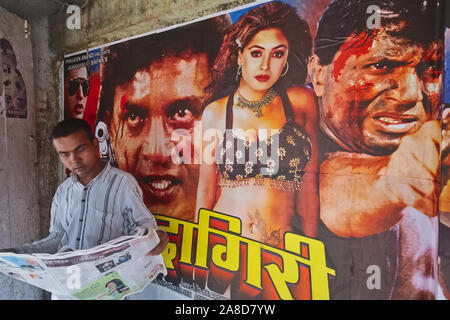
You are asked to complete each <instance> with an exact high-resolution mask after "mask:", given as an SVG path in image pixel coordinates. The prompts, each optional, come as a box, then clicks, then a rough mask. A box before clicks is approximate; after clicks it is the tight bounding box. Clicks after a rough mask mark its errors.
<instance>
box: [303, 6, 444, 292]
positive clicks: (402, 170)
mask: <svg viewBox="0 0 450 320" xmlns="http://www.w3.org/2000/svg"><path fill="white" fill-rule="evenodd" d="M370 5H376V6H378V7H379V8H380V11H379V14H380V18H381V25H380V26H378V29H376V28H374V29H368V27H367V21H368V20H369V18H370V14H368V13H367V6H368V4H367V3H364V2H363V1H360V0H334V1H332V2H331V3H330V4H329V6H328V7H327V8H326V9H325V11H324V13H323V15H322V17H321V19H320V21H319V25H318V29H317V35H316V39H315V54H314V56H313V57H312V58H311V60H310V64H309V68H310V75H311V78H312V82H313V86H314V90H315V92H316V95H317V97H318V103H319V114H320V127H321V131H322V132H321V141H320V149H321V152H320V153H321V155H320V157H321V159H320V161H321V167H320V171H321V175H320V207H321V212H320V219H321V222H320V230H321V231H319V233H320V234H321V236H320V237H319V238H321V239H322V240H323V241H324V242H325V246H326V248H327V255H328V257H329V259H328V260H327V261H328V262H329V263H331V264H332V265H333V267H335V268H336V279H334V280H333V281H332V283H331V288H332V295H331V296H332V297H334V298H344V299H347V298H351V299H361V298H362V299H397V298H400V299H406V298H408V299H418V298H434V294H435V292H436V291H437V290H436V287H435V280H436V279H435V274H434V272H433V270H435V265H436V261H437V217H436V214H437V210H436V206H437V198H438V193H439V182H438V179H439V178H438V177H439V151H440V150H439V144H440V125H439V122H438V121H436V120H435V119H437V115H438V113H439V95H440V89H441V82H442V51H443V50H442V49H443V45H442V32H441V31H440V30H439V29H437V28H436V26H439V19H440V17H441V15H440V12H441V10H440V9H441V7H442V3H440V2H439V1H437V0H435V1H410V0H408V1H406V0H403V1H398V0H397V1H387V0H384V1H383V0H376V1H372V2H370ZM342 17H346V18H345V19H342ZM330 39H335V42H331V41H330ZM342 199H345V201H342ZM413 248H414V249H413ZM346 257H347V258H346ZM373 265H376V266H378V268H379V270H380V271H381V277H382V281H383V283H382V284H381V286H380V288H378V290H371V289H370V288H369V287H370V286H368V285H367V283H368V282H367V281H369V280H370V279H369V280H368V278H369V277H370V275H371V273H370V272H369V273H368V271H367V270H369V269H368V268H369V267H370V266H373ZM418 279H420V281H418ZM349 288H350V289H349ZM347 289H348V290H347Z"/></svg>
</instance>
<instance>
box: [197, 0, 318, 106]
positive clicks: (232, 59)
mask: <svg viewBox="0 0 450 320" xmlns="http://www.w3.org/2000/svg"><path fill="white" fill-rule="evenodd" d="M269 28H278V29H280V30H281V31H282V32H283V34H284V36H285V37H286V39H287V40H288V43H289V56H288V64H289V71H288V73H287V74H286V76H284V77H280V79H278V81H277V83H276V85H277V86H283V87H285V88H287V87H289V86H291V85H294V84H303V83H304V82H305V79H306V76H307V60H308V58H309V56H310V55H311V50H312V39H311V34H310V32H309V26H308V24H307V22H306V21H304V20H303V19H302V18H300V17H299V16H298V15H297V13H296V12H295V9H294V8H292V7H291V6H289V5H288V4H286V3H283V2H279V1H273V2H269V3H266V4H263V5H260V6H258V7H256V8H253V9H251V10H249V11H248V12H247V13H245V14H244V15H243V16H242V17H241V18H240V19H239V20H238V21H237V22H236V23H234V24H233V25H232V26H231V28H230V30H229V31H228V33H227V34H226V35H225V38H224V40H223V42H222V45H221V47H220V49H219V53H218V55H217V57H216V59H215V61H214V65H213V67H212V70H211V71H212V75H211V83H210V85H209V86H208V87H207V88H206V91H207V92H208V93H209V95H210V97H209V99H208V101H207V102H206V104H208V103H210V102H212V101H214V100H217V99H219V98H221V97H224V96H226V95H228V94H230V93H231V92H233V91H234V90H235V89H236V88H237V86H238V83H237V82H236V72H237V68H238V65H237V59H238V55H239V52H240V51H242V50H243V49H244V47H245V46H246V45H247V44H248V43H249V42H250V41H251V40H252V38H253V37H254V36H255V35H256V34H257V33H258V32H259V31H262V30H264V29H269Z"/></svg>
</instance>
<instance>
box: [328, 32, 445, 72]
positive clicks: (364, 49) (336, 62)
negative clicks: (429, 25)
mask: <svg viewBox="0 0 450 320" xmlns="http://www.w3.org/2000/svg"><path fill="white" fill-rule="evenodd" d="M398 29H399V26H398V25H396V26H391V27H385V28H382V29H381V30H378V31H376V33H374V32H370V33H368V32H366V31H364V32H362V33H360V34H357V35H356V34H353V35H351V36H350V37H349V38H347V40H346V41H345V42H344V44H343V45H342V46H341V48H340V50H339V51H338V52H337V53H336V55H335V57H334V59H333V62H332V64H333V69H332V76H333V78H334V80H335V81H338V80H339V78H340V75H341V74H342V72H343V70H345V69H349V68H350V69H354V68H357V67H361V68H363V67H364V66H365V65H366V64H370V63H374V62H378V61H382V60H390V61H398V62H402V64H404V65H411V66H416V65H418V64H419V63H420V62H421V61H422V60H439V59H441V58H442V43H440V42H433V43H431V44H422V43H415V42H412V41H410V40H409V39H405V38H402V37H399V36H397V33H398Z"/></svg>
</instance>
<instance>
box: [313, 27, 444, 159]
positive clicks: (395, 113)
mask: <svg viewBox="0 0 450 320" xmlns="http://www.w3.org/2000/svg"><path fill="white" fill-rule="evenodd" d="M365 35H366V34H365V33H364V34H361V35H357V36H354V37H351V38H349V39H347V41H346V42H345V43H344V44H343V45H342V47H341V50H340V51H338V52H337V53H336V55H335V56H334V59H333V61H332V63H331V64H330V65H328V66H326V67H325V72H324V74H325V77H326V78H325V80H324V86H323V91H321V92H320V94H318V95H319V108H320V117H321V127H322V129H323V130H324V131H325V132H326V133H327V134H328V135H329V136H330V137H331V138H333V139H334V140H335V141H336V142H338V143H339V144H340V145H341V146H343V147H344V148H346V149H347V150H349V151H353V152H362V153H368V154H375V155H377V154H389V153H391V152H393V151H394V150H395V149H396V148H397V147H398V145H399V142H400V139H401V138H402V137H404V136H405V135H408V134H410V133H413V132H415V131H417V130H418V129H419V128H420V127H421V126H422V124H423V123H424V122H425V121H427V120H429V119H431V118H432V116H436V115H437V113H438V110H439V93H440V88H441V81H442V66H441V58H442V46H441V45H440V44H434V45H431V46H429V47H427V48H424V47H422V46H419V45H417V44H410V43H408V42H407V41H406V40H402V39H397V38H394V37H391V36H389V35H388V34H387V33H386V32H384V30H382V31H381V32H379V33H378V34H377V35H376V36H375V37H374V38H373V39H370V40H365V41H364V40H363V37H364V36H365ZM316 92H317V90H316Z"/></svg>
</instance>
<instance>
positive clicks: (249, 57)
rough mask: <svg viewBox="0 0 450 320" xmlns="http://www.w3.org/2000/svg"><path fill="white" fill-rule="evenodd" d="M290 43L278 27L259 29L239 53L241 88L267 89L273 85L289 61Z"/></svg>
mask: <svg viewBox="0 0 450 320" xmlns="http://www.w3.org/2000/svg"><path fill="white" fill-rule="evenodd" d="M288 53H289V43H288V41H287V39H286V37H285V36H284V33H283V32H282V31H281V30H280V29H277V28H270V29H265V30H261V31H259V32H258V33H257V34H256V35H255V36H254V37H253V38H252V39H251V40H250V42H249V43H248V44H247V45H246V46H245V48H244V50H243V51H242V52H240V53H239V57H238V64H239V65H240V66H241V67H242V78H241V83H240V88H241V89H243V88H244V87H245V88H246V89H252V90H253V91H265V90H268V89H269V88H270V87H272V86H273V85H274V84H275V82H276V81H277V80H278V78H279V77H280V75H281V74H282V72H283V68H284V67H285V65H286V63H287V57H288Z"/></svg>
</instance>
